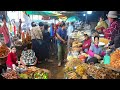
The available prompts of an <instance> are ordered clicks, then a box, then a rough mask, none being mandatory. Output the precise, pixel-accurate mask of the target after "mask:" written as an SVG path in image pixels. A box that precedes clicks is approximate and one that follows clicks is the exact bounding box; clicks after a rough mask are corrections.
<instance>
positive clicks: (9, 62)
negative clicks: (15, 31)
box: [6, 46, 17, 70]
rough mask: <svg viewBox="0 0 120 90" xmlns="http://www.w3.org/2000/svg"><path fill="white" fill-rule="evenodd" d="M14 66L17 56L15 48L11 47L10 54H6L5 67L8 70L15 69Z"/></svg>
mask: <svg viewBox="0 0 120 90" xmlns="http://www.w3.org/2000/svg"><path fill="white" fill-rule="evenodd" d="M16 64H17V55H16V47H15V46H12V47H11V52H10V53H9V54H8V57H7V61H6V65H7V70H8V69H13V70H15V69H16Z"/></svg>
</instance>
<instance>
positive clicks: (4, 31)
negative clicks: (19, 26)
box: [0, 25, 10, 44]
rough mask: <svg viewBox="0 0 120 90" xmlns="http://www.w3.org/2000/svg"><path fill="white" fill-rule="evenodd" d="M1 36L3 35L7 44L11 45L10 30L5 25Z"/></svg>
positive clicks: (0, 32)
mask: <svg viewBox="0 0 120 90" xmlns="http://www.w3.org/2000/svg"><path fill="white" fill-rule="evenodd" d="M0 34H3V36H4V42H5V44H7V43H9V41H10V36H9V31H8V28H7V26H6V25H3V26H2V27H1V28H0Z"/></svg>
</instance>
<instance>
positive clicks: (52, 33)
mask: <svg viewBox="0 0 120 90" xmlns="http://www.w3.org/2000/svg"><path fill="white" fill-rule="evenodd" d="M50 36H51V37H53V36H54V28H53V26H52V25H51V26H50Z"/></svg>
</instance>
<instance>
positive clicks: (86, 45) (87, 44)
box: [82, 34, 91, 52]
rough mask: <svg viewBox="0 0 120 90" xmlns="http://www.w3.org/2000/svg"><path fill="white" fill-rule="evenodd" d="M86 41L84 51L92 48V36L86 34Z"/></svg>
mask: <svg viewBox="0 0 120 90" xmlns="http://www.w3.org/2000/svg"><path fill="white" fill-rule="evenodd" d="M84 38H85V40H84V42H83V46H82V48H83V51H84V52H88V50H89V48H90V45H91V38H90V37H89V36H88V35H87V34H84Z"/></svg>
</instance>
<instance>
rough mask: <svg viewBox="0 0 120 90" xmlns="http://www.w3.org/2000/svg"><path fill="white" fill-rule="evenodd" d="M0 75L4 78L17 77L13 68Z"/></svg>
mask: <svg viewBox="0 0 120 90" xmlns="http://www.w3.org/2000/svg"><path fill="white" fill-rule="evenodd" d="M2 76H3V77H4V78H6V79H19V76H18V74H17V73H16V71H13V70H12V71H8V72H6V73H3V74H2Z"/></svg>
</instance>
